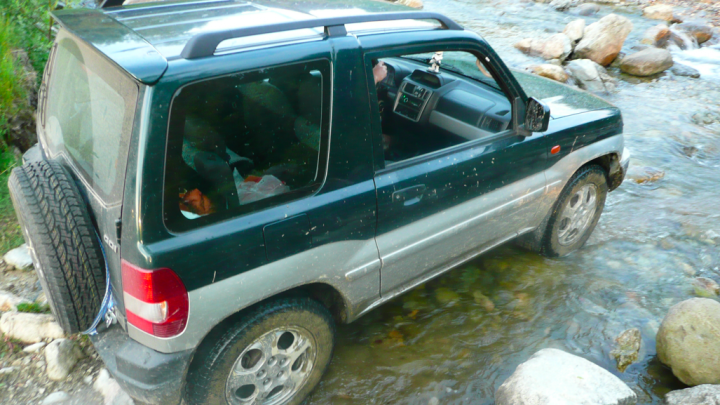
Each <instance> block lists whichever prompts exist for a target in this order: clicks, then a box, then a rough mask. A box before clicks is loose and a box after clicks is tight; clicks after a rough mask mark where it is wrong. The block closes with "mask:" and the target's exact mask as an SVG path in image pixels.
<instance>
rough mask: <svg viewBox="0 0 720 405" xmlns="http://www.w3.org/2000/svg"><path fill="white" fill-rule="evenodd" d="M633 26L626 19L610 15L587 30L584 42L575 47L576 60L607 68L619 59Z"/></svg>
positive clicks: (581, 41)
mask: <svg viewBox="0 0 720 405" xmlns="http://www.w3.org/2000/svg"><path fill="white" fill-rule="evenodd" d="M632 28H633V24H632V22H630V20H628V19H627V18H625V17H622V16H619V15H617V14H608V15H606V16H605V17H603V18H601V19H600V20H598V21H597V22H594V23H592V24H590V25H588V26H587V28H585V33H584V35H583V38H582V40H580V42H579V43H578V44H577V46H576V47H575V58H576V59H590V60H592V61H594V62H596V63H598V64H600V65H602V66H607V65H609V64H610V63H612V61H613V60H614V59H615V57H617V55H618V53H620V50H621V49H622V46H623V44H624V43H625V39H626V38H627V36H628V34H630V31H632Z"/></svg>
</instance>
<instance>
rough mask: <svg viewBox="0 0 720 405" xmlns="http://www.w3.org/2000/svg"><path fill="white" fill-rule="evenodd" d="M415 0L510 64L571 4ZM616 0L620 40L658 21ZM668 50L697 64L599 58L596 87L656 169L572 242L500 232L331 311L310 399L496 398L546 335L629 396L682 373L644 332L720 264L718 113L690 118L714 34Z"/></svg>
mask: <svg viewBox="0 0 720 405" xmlns="http://www.w3.org/2000/svg"><path fill="white" fill-rule="evenodd" d="M425 9H426V10H429V11H441V12H443V13H446V14H447V15H449V16H450V17H452V18H454V19H455V20H456V21H458V22H460V23H461V24H462V25H464V26H465V27H466V28H468V29H472V30H475V31H477V32H479V33H480V34H481V35H483V36H484V37H485V38H486V39H487V40H488V41H489V42H490V44H491V45H493V47H494V48H495V49H496V50H497V51H498V53H499V54H500V55H501V56H502V57H503V59H504V60H505V61H506V62H507V63H508V64H509V65H510V66H511V67H515V68H524V67H526V66H528V65H530V64H532V63H537V62H539V60H536V59H533V58H529V57H527V56H525V55H523V54H521V53H520V52H518V51H516V50H515V49H514V48H513V47H512V44H513V43H515V42H516V41H518V40H519V39H522V38H524V37H532V36H540V37H543V36H549V35H550V34H552V33H555V32H560V31H562V28H563V27H564V25H565V24H566V23H567V22H569V21H571V20H573V19H574V18H576V17H574V16H572V15H569V14H566V13H559V12H555V11H550V10H549V9H548V8H547V7H546V6H544V5H537V4H535V3H525V2H520V1H518V2H513V1H477V0H473V1H462V0H427V1H426V2H425ZM611 11H612V9H611V8H609V7H603V8H602V11H601V13H600V14H599V16H603V15H606V14H608V13H609V12H611ZM615 12H617V13H621V14H623V15H626V16H627V17H628V18H630V19H631V20H632V21H633V23H634V25H635V28H634V30H633V32H632V33H631V34H630V37H629V38H628V40H627V41H626V44H625V49H624V51H625V52H632V50H631V49H630V48H631V47H632V46H634V45H637V44H638V42H639V40H640V37H641V35H642V32H643V31H644V30H645V29H646V28H648V27H650V26H652V25H655V24H656V23H657V22H655V21H649V20H644V19H642V18H640V17H639V14H640V13H639V11H637V9H633V8H623V9H616V10H615ZM585 18H586V19H587V20H588V23H590V22H592V21H594V20H596V19H597V18H596V17H590V18H588V17H585ZM675 58H676V60H683V61H685V62H687V63H692V64H693V65H694V66H695V67H696V68H697V69H699V70H700V71H701V72H702V73H703V77H702V78H701V79H690V78H684V77H674V78H673V77H672V76H670V75H662V76H660V77H658V78H654V79H652V80H639V79H633V78H624V79H626V80H622V79H623V78H621V77H620V74H619V72H617V71H613V70H612V69H610V73H611V74H612V75H614V76H616V77H618V78H621V80H620V81H619V86H618V92H617V93H616V94H612V95H606V96H604V97H606V98H607V99H608V100H609V101H611V102H613V103H615V104H616V105H617V106H619V107H620V108H621V110H622V112H623V117H624V121H625V136H626V145H627V147H628V148H629V149H630V150H631V152H632V156H633V160H632V165H635V166H651V167H655V168H658V169H661V170H663V171H665V173H666V174H665V177H664V178H662V179H661V180H659V181H657V182H654V183H646V184H636V183H634V182H631V181H626V182H625V183H624V184H623V185H622V187H620V188H619V189H618V190H616V191H615V192H613V193H611V194H610V196H609V198H608V201H607V205H606V207H605V212H604V214H603V216H602V218H601V220H600V223H599V225H598V227H597V228H596V230H595V232H594V234H593V236H592V237H591V239H590V241H589V242H588V244H587V246H586V247H585V248H583V249H582V250H581V251H579V252H576V253H575V254H573V255H571V256H569V257H566V258H562V259H546V258H543V257H541V256H538V255H536V254H532V253H528V252H525V251H522V250H520V249H517V248H515V247H512V246H505V247H501V248H499V249H496V250H494V251H492V252H489V253H488V254H486V255H484V256H482V257H481V258H479V259H478V260H476V261H474V262H472V263H470V264H468V265H465V266H462V267H460V268H458V269H455V270H453V271H451V272H449V273H448V274H447V275H445V276H442V277H440V278H438V279H436V280H433V281H431V282H429V283H427V284H425V285H423V286H422V287H421V288H418V289H415V290H413V291H411V292H410V293H408V294H406V295H404V296H401V297H399V298H398V299H396V300H394V301H392V302H390V303H388V304H386V305H384V306H382V307H380V308H378V309H376V310H374V311H373V312H371V313H369V314H368V315H366V316H365V317H363V318H361V319H360V320H358V321H357V322H355V323H354V324H351V325H345V326H340V327H339V331H338V332H339V333H338V341H337V347H336V352H335V358H334V360H333V362H332V364H331V365H330V368H329V370H328V373H327V374H326V376H325V378H324V379H323V381H322V382H321V384H320V385H319V387H318V389H317V390H316V391H315V393H314V394H313V395H312V397H311V398H310V400H309V401H308V403H310V404H313V405H319V404H396V403H400V404H427V403H429V402H431V403H432V402H436V403H440V404H492V403H493V402H494V401H493V393H494V391H495V389H496V388H497V387H498V386H499V385H500V384H501V383H502V382H503V381H504V380H505V379H506V378H507V377H508V376H509V375H510V374H511V373H512V372H513V371H514V369H515V367H517V365H518V364H520V363H522V362H523V361H525V360H527V358H528V357H530V356H531V355H532V354H533V353H534V352H535V351H537V350H539V349H542V348H546V347H554V348H560V349H563V350H566V351H568V352H570V353H574V354H577V355H580V356H582V357H584V358H586V359H589V360H591V361H593V362H595V363H596V364H599V365H600V366H602V367H603V368H605V369H606V370H609V371H611V372H613V373H614V374H616V375H617V376H619V377H620V378H621V379H622V380H623V381H625V382H626V383H627V384H628V385H629V386H630V387H631V388H632V389H633V390H634V391H635V392H636V393H637V394H638V398H639V401H638V403H640V404H660V403H661V402H662V397H663V395H664V394H665V393H666V392H668V391H669V390H672V389H678V388H682V385H681V383H679V382H678V381H677V380H676V379H675V377H674V376H673V375H672V373H671V372H669V370H667V369H666V368H664V367H663V366H662V365H660V364H659V362H658V361H657V360H656V358H655V333H656V332H657V328H658V326H659V325H660V322H661V321H662V318H663V316H664V314H665V313H666V312H667V310H668V308H669V307H670V306H672V305H674V304H675V303H678V302H680V301H682V300H684V299H687V298H691V297H693V296H694V294H693V289H692V287H691V281H692V279H693V277H695V276H703V275H704V276H709V277H711V278H714V279H716V280H718V279H719V277H720V271H719V270H718V266H719V264H720V254H719V253H718V252H719V250H720V248H719V247H718V246H717V245H716V244H718V243H720V237H719V236H718V235H719V234H720V209H718V207H720V203H719V202H720V181H719V180H718V179H719V178H720V124H719V123H714V124H710V125H706V126H698V125H696V124H694V123H693V121H692V119H691V117H692V115H694V114H696V113H702V112H705V111H708V110H709V111H715V112H718V111H719V110H720V109H719V107H718V103H719V100H720V68H719V67H718V66H719V64H720V50H719V49H717V48H714V49H713V48H703V49H700V50H691V51H683V52H679V51H678V52H676V53H675ZM631 327H637V328H639V329H640V330H641V331H642V335H643V345H642V349H641V352H640V360H639V361H638V362H637V363H636V364H633V365H632V366H630V367H629V368H628V369H627V370H626V371H625V372H624V373H620V372H618V371H617V370H616V367H615V361H614V360H613V359H612V358H611V357H610V354H609V353H610V351H611V350H612V348H613V340H614V339H615V337H616V336H617V335H618V334H619V333H620V332H622V331H623V330H625V329H627V328H631ZM433 398H437V399H438V400H439V401H436V400H434V399H433Z"/></svg>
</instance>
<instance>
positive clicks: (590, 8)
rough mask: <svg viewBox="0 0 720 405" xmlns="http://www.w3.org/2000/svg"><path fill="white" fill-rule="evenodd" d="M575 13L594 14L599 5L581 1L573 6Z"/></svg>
mask: <svg viewBox="0 0 720 405" xmlns="http://www.w3.org/2000/svg"><path fill="white" fill-rule="evenodd" d="M574 11H575V13H576V14H578V15H582V16H591V15H595V14H597V13H598V11H600V6H598V5H597V4H595V3H583V4H580V5H579V6H577V7H575V10H574Z"/></svg>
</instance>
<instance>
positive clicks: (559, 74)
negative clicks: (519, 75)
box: [528, 63, 570, 83]
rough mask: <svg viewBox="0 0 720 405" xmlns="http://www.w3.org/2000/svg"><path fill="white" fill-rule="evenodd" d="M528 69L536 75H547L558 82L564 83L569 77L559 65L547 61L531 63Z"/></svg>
mask: <svg viewBox="0 0 720 405" xmlns="http://www.w3.org/2000/svg"><path fill="white" fill-rule="evenodd" d="M528 70H529V71H530V72H532V73H534V74H536V75H538V76H542V77H547V78H548V79H552V80H555V81H558V82H560V83H565V82H566V81H568V79H569V78H570V76H569V75H568V74H567V73H565V70H564V69H563V68H562V67H561V66H557V65H553V64H549V63H545V64H542V65H533V66H530V67H528Z"/></svg>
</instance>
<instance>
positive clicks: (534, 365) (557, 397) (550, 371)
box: [495, 349, 637, 405]
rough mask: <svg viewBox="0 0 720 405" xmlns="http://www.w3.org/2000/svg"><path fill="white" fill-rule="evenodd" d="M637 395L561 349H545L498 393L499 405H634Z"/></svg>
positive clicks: (531, 359) (592, 364)
mask: <svg viewBox="0 0 720 405" xmlns="http://www.w3.org/2000/svg"><path fill="white" fill-rule="evenodd" d="M636 402H637V396H636V395H635V393H634V392H633V391H632V390H631V389H630V388H629V387H628V386H627V385H625V383H623V382H622V381H620V379H619V378H617V377H615V376H614V375H612V374H611V373H610V372H608V371H607V370H605V369H603V368H601V367H599V366H597V365H595V364H594V363H592V362H589V361H587V360H585V359H583V358H581V357H578V356H575V355H572V354H569V353H566V352H564V351H562V350H557V349H543V350H540V351H539V352H537V353H535V354H534V355H533V356H532V357H530V359H529V360H528V361H526V362H525V363H522V364H520V365H519V366H518V367H517V369H516V370H515V372H514V373H513V374H512V375H511V376H510V377H509V378H508V379H507V380H505V382H504V383H503V384H502V385H501V386H500V388H498V390H497V391H496V392H495V404H496V405H578V404H583V405H632V404H635V403H636Z"/></svg>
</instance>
